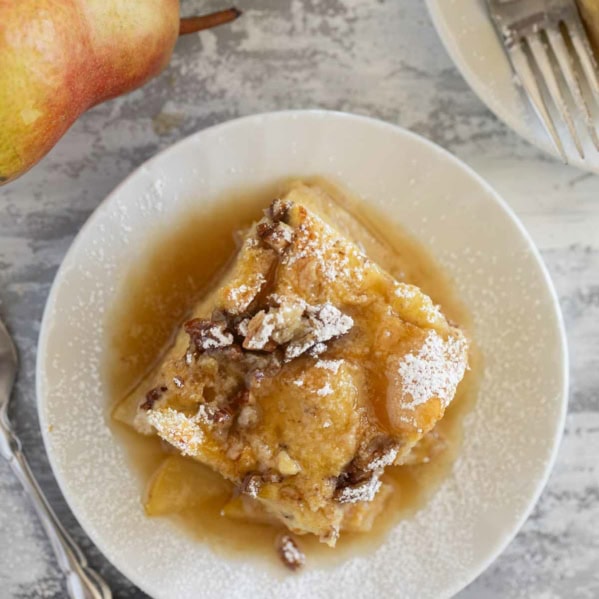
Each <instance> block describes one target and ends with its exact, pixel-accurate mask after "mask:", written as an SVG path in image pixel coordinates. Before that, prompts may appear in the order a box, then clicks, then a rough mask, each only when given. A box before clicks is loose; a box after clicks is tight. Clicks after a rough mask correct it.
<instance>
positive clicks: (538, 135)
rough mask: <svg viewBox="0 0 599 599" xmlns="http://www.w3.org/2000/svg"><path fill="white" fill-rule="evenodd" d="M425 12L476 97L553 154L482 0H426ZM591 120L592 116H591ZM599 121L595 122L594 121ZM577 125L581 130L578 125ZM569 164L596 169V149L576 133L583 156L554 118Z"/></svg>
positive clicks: (598, 162)
mask: <svg viewBox="0 0 599 599" xmlns="http://www.w3.org/2000/svg"><path fill="white" fill-rule="evenodd" d="M426 2H427V6H428V10H429V13H430V15H431V18H432V20H433V23H434V25H435V28H436V29H437V33H438V34H439V36H440V38H441V40H442V41H443V43H444V45H445V48H446V49H447V52H448V53H449V55H450V57H451V58H452V60H453V61H454V63H455V64H456V66H457V67H458V69H459V70H460V72H461V73H462V75H463V77H464V78H465V79H466V81H467V82H468V84H469V85H470V87H471V88H472V89H473V90H474V92H475V93H476V94H477V95H478V96H479V98H480V99H481V100H482V101H483V102H484V103H485V104H486V105H487V106H488V107H489V109H490V110H492V111H493V112H494V113H495V114H496V115H497V116H498V117H499V118H500V119H502V120H503V121H504V122H505V123H506V124H507V125H508V126H509V127H510V128H511V129H513V130H514V131H516V133H518V134H519V135H520V136H522V137H524V138H525V139H526V140H528V141H529V142H530V143H532V144H534V145H535V146H537V147H539V148H541V149H542V150H544V151H546V152H548V153H550V154H552V155H554V156H556V157H559V154H558V152H557V150H556V149H555V148H554V145H553V144H552V141H551V138H550V137H549V135H548V134H547V132H546V131H545V129H544V127H543V125H542V124H541V122H540V121H539V119H538V117H537V116H536V114H535V112H534V111H533V108H532V107H531V105H530V103H529V101H528V100H527V98H526V97H525V95H524V93H523V92H522V90H521V89H520V86H519V85H518V83H517V79H516V78H515V77H514V73H513V71H512V67H511V65H510V61H509V59H508V57H507V55H506V52H505V49H504V48H503V46H502V43H501V41H500V38H499V37H498V35H497V32H496V30H495V28H494V26H493V23H492V22H491V19H490V17H489V12H488V9H487V3H486V1H485V0H426ZM595 120H596V121H597V118H595ZM595 124H596V125H597V126H599V123H598V122H596V123H595ZM579 129H582V128H580V127H579ZM558 130H559V134H560V137H561V138H562V139H564V140H565V146H566V147H565V149H566V153H567V154H568V161H569V163H570V164H572V165H573V166H576V167H578V168H581V169H584V170H589V171H593V172H599V152H597V150H596V149H594V148H593V146H592V143H591V140H590V138H589V136H588V135H586V134H585V132H583V133H582V135H581V137H582V141H583V145H584V153H585V158H584V159H581V158H580V156H579V155H578V152H577V151H576V148H575V146H574V144H573V143H572V142H571V141H570V136H569V134H568V131H567V128H566V126H565V124H563V123H558Z"/></svg>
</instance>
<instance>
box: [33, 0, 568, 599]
mask: <svg viewBox="0 0 599 599" xmlns="http://www.w3.org/2000/svg"><path fill="white" fill-rule="evenodd" d="M427 1H428V0H427ZM303 115H308V116H317V117H322V118H327V117H329V116H330V117H332V118H339V119H348V120H355V119H357V120H359V121H363V122H366V123H368V124H370V125H373V126H376V127H381V128H385V129H389V130H392V131H394V132H396V133H399V134H401V135H404V136H406V137H408V138H411V139H412V140H413V141H416V142H418V143H421V144H423V145H424V146H426V147H427V148H428V149H429V150H430V151H431V152H434V153H438V154H440V155H441V156H443V158H444V159H446V160H448V161H449V162H450V163H452V165H453V166H455V167H457V168H459V169H461V170H463V171H464V172H466V173H467V174H468V176H469V177H470V178H472V179H473V180H475V182H476V183H477V184H478V185H480V186H481V187H482V188H483V189H484V190H485V191H486V192H487V193H488V196H489V198H492V199H493V201H494V202H495V203H496V204H497V205H498V206H499V207H500V208H501V209H502V210H503V212H504V213H505V214H506V215H507V216H508V217H509V219H510V221H511V222H512V224H514V225H515V226H516V228H517V229H518V231H519V232H520V234H521V235H522V237H523V239H524V241H525V242H526V244H527V246H528V249H529V250H530V252H531V254H532V256H533V257H534V259H535V262H536V264H537V266H538V267H539V269H540V272H541V273H542V275H543V281H544V283H545V286H546V290H547V291H548V292H549V294H550V297H551V299H552V307H553V312H554V317H555V319H556V324H557V328H558V333H559V342H560V358H561V360H560V363H561V372H560V373H559V374H560V379H561V382H562V386H561V387H562V388H561V405H560V408H561V409H560V412H559V419H558V421H557V422H556V428H555V435H554V438H553V447H552V451H551V454H550V455H549V457H548V458H547V460H546V461H545V465H544V471H543V474H542V476H541V477H540V478H539V480H538V483H537V486H536V489H535V492H534V493H531V496H530V498H529V501H528V503H527V506H526V509H524V510H523V511H522V514H521V516H520V518H519V520H517V522H516V523H515V524H514V525H513V526H512V528H511V530H509V531H505V532H504V534H503V535H502V537H501V539H498V542H497V544H496V548H495V551H493V552H490V554H489V556H488V557H487V559H485V560H484V561H481V562H480V563H479V564H478V567H476V568H473V569H472V571H471V572H470V573H469V574H470V575H469V576H467V577H464V578H462V579H461V580H459V581H456V584H455V586H454V587H453V588H451V589H448V593H447V595H446V596H447V597H451V596H453V595H455V594H456V593H458V592H459V591H461V590H462V589H464V588H465V587H466V586H467V585H468V584H470V583H471V582H472V581H474V580H475V579H476V578H477V577H478V576H479V575H480V574H482V573H483V572H484V571H485V570H486V569H487V568H488V567H489V566H490V565H491V563H493V562H494V561H495V560H496V559H497V557H498V556H499V555H500V554H501V553H502V552H503V551H504V550H505V548H506V547H507V546H508V545H509V543H510V542H511V541H512V540H513V539H514V537H515V536H516V534H517V533H518V531H519V530H520V528H521V527H522V525H523V524H524V522H525V521H526V520H527V519H528V517H529V516H530V513H531V512H532V510H533V508H534V506H535V505H536V503H537V501H538V499H539V497H540V495H541V493H542V491H543V490H544V488H545V486H546V484H547V481H548V479H549V476H550V474H551V471H552V469H553V466H554V463H555V460H556V457H557V454H558V451H559V447H560V443H561V439H562V436H563V431H564V428H565V422H566V415H567V408H568V389H569V355H568V345H567V336H566V331H565V325H564V321H563V315H562V312H561V309H560V306H559V300H558V296H557V293H556V290H555V287H554V285H553V282H552V280H551V277H550V275H549V272H548V270H547V267H546V266H545V263H544V261H543V259H542V257H541V254H540V252H539V250H538V249H537V247H536V245H535V244H534V241H533V240H532V237H531V236H530V234H529V233H528V232H527V230H526V229H525V228H524V225H523V224H522V223H521V221H520V220H519V218H518V217H517V215H516V213H515V212H514V211H513V210H512V208H511V207H510V206H509V204H508V203H507V202H506V201H505V200H504V199H503V198H501V196H500V195H499V194H498V193H497V192H496V191H495V190H494V189H493V188H492V187H491V185H490V184H489V183H487V182H486V181H485V180H484V179H483V178H482V177H481V176H480V175H478V173H476V171H474V170H473V169H472V168H471V167H470V166H468V165H467V164H466V163H464V162H462V161H461V160H460V159H459V158H457V157H456V156H454V155H453V154H451V153H450V152H449V151H447V150H445V149H444V148H442V147H441V146H439V145H437V144H435V143H434V142H432V141H430V140H428V139H427V138H425V137H423V136H421V135H419V134H416V133H414V132H412V131H410V130H408V129H404V128H403V127H400V126H398V125H394V124H392V123H388V122H385V121H381V120H379V119H376V118H373V117H369V116H364V115H355V114H351V113H346V112H341V111H333V110H323V109H308V110H281V111H272V112H265V113H258V114H253V115H249V116H243V117H240V118H236V119H232V120H229V121H225V122H223V123H219V124H216V125H213V126H211V127H207V128H205V129H201V130H199V131H196V132H195V133H193V134H191V135H189V136H187V137H185V138H183V139H181V140H179V141H178V142H176V143H175V144H172V145H171V146H169V147H167V148H164V149H163V150H161V151H160V152H158V153H157V154H155V155H154V156H153V157H151V158H150V159H148V160H147V161H145V162H144V163H142V164H140V165H139V166H138V167H137V168H135V169H134V170H133V171H132V172H131V173H130V174H129V175H127V177H126V178H125V179H124V180H123V181H122V182H121V183H119V184H118V185H117V186H116V187H115V188H114V190H113V191H112V192H110V193H109V194H108V196H106V198H104V199H103V200H102V201H101V202H100V204H98V206H97V207H96V208H95V209H94V211H93V212H92V213H91V214H90V216H89V217H88V219H87V220H86V222H85V223H84V225H83V226H82V227H81V229H80V230H79V232H78V233H77V235H76V236H75V238H74V239H73V241H72V243H71V245H70V247H69V249H68V250H67V252H66V254H65V256H64V258H63V260H62V262H61V264H60V266H59V268H58V270H57V272H56V275H55V277H54V280H53V283H52V286H51V289H50V292H49V294H48V297H47V300H46V304H45V307H44V311H43V315H42V321H41V327H40V333H39V337H38V344H37V356H36V366H35V377H36V383H35V390H36V405H37V413H38V418H39V424H40V429H41V433H42V440H43V443H44V448H45V451H46V455H47V456H48V461H49V463H50V466H51V469H52V473H53V475H54V478H55V480H56V482H57V484H58V486H59V489H60V491H61V493H62V495H63V497H64V500H65V502H66V503H67V505H68V507H69V509H70V510H71V512H72V513H73V515H74V516H75V518H76V520H77V522H78V524H79V525H80V526H81V528H82V529H83V530H84V531H85V533H86V534H87V535H88V536H89V538H90V539H91V541H92V542H93V543H94V545H95V546H96V547H97V548H98V549H99V550H100V552H101V553H102V555H103V556H104V558H105V559H107V560H108V561H109V562H110V563H111V564H112V565H113V567H115V568H116V569H117V570H118V571H119V572H121V573H122V574H123V575H124V576H126V577H127V578H128V579H129V580H130V581H131V582H133V583H134V584H135V585H136V586H138V587H139V588H140V589H142V590H143V591H144V592H146V593H147V594H148V595H150V596H152V589H150V588H148V587H147V586H146V584H145V581H144V580H142V579H140V578H138V577H137V576H136V574H135V573H134V572H132V571H131V570H129V571H128V568H127V567H123V565H122V564H116V563H114V562H113V561H112V560H111V559H110V558H109V557H108V554H109V552H108V551H107V550H106V546H105V544H104V542H103V540H102V539H101V538H100V537H99V535H95V534H89V533H88V532H87V529H86V527H85V524H84V520H85V519H84V518H82V517H81V514H80V513H78V510H77V509H75V508H73V502H72V501H71V500H69V494H68V492H65V491H66V487H65V482H64V480H62V478H61V475H60V473H59V469H58V466H57V458H56V456H55V453H54V449H53V441H52V440H51V438H50V435H49V427H48V424H49V423H48V421H47V420H46V414H45V411H44V408H45V405H46V400H47V398H46V397H45V396H44V393H43V391H44V390H43V377H42V376H41V373H42V371H43V356H44V347H45V345H46V343H47V339H48V335H49V329H50V325H51V308H52V305H53V303H54V300H55V297H56V295H57V293H58V288H59V286H60V284H61V280H62V278H63V276H64V274H65V272H66V271H67V270H68V268H69V267H70V262H71V261H72V260H73V256H74V255H75V254H76V252H77V249H78V247H79V245H80V244H81V243H82V242H83V239H84V237H85V235H86V232H87V230H88V229H89V228H91V226H92V224H93V221H94V220H95V219H96V218H97V217H98V216H99V215H100V214H102V213H103V212H104V211H106V210H108V209H109V208H110V205H111V203H112V201H113V198H115V197H116V196H117V195H118V193H119V192H120V190H121V189H122V188H124V187H126V186H127V184H128V183H129V181H130V179H132V178H133V177H134V176H136V174H137V173H138V172H139V171H140V170H141V169H143V168H146V167H150V166H151V165H152V164H153V163H154V162H156V161H159V160H160V159H161V157H162V156H163V155H165V154H167V153H168V152H169V151H171V150H172V149H174V148H178V147H180V146H182V145H185V144H188V143H193V140H194V139H195V138H196V137H197V136H199V135H202V134H203V133H205V132H208V131H210V132H213V133H214V132H223V131H226V129H227V128H230V127H235V126H237V125H238V124H242V123H246V122H252V121H256V122H259V121H262V120H264V119H271V118H290V119H298V118H302V116H303Z"/></svg>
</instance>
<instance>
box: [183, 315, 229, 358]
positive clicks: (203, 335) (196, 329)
mask: <svg viewBox="0 0 599 599" xmlns="http://www.w3.org/2000/svg"><path fill="white" fill-rule="evenodd" d="M184 327H185V332H186V333H187V334H188V335H189V337H190V339H191V342H192V343H193V345H194V346H195V348H196V350H197V351H199V352H203V351H207V350H210V349H218V348H220V347H227V346H229V345H232V344H233V335H232V334H231V333H230V332H229V331H228V330H227V323H226V322H213V321H211V320H205V319H203V318H194V319H192V320H188V321H187V322H186V323H185V325H184Z"/></svg>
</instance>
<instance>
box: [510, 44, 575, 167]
mask: <svg viewBox="0 0 599 599" xmlns="http://www.w3.org/2000/svg"><path fill="white" fill-rule="evenodd" d="M509 53H510V58H511V60H512V65H513V66H514V70H515V71H516V73H517V75H518V77H519V79H520V82H521V83H522V86H523V87H524V90H525V91H526V93H527V95H528V99H529V100H530V102H531V104H532V106H533V108H534V109H535V112H536V113H537V115H538V117H539V119H540V121H541V123H542V124H543V125H544V127H545V130H546V131H547V133H548V134H549V137H550V139H551V141H552V142H553V145H554V146H555V149H556V150H557V151H558V152H559V154H560V156H561V157H562V159H563V161H564V162H565V163H567V162H568V157H567V155H566V152H565V151H564V146H563V144H562V141H561V139H560V137H559V134H558V132H557V129H556V128H555V124H554V122H553V119H552V118H551V114H550V113H549V110H548V109H547V104H546V103H545V99H544V98H543V94H542V93H541V89H540V88H539V84H538V83H537V79H536V77H535V74H534V72H533V71H532V69H531V66H530V63H529V60H528V57H527V56H526V54H525V53H524V49H523V48H522V45H521V44H515V45H513V46H511V47H510V49H509Z"/></svg>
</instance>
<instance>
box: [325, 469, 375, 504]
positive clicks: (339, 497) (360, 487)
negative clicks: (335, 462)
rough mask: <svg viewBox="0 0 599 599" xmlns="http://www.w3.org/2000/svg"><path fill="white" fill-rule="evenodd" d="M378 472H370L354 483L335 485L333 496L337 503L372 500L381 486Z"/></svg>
mask: <svg viewBox="0 0 599 599" xmlns="http://www.w3.org/2000/svg"><path fill="white" fill-rule="evenodd" d="M381 484H382V483H381V481H380V480H379V473H376V472H371V473H370V476H369V477H368V478H365V479H364V480H362V481H360V482H357V483H355V484H347V485H342V486H337V488H336V489H335V493H334V495H333V497H334V498H335V500H336V501H338V502H339V503H358V502H360V501H372V500H373V499H374V496H375V495H376V494H377V493H378V491H379V489H380V488H381Z"/></svg>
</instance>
